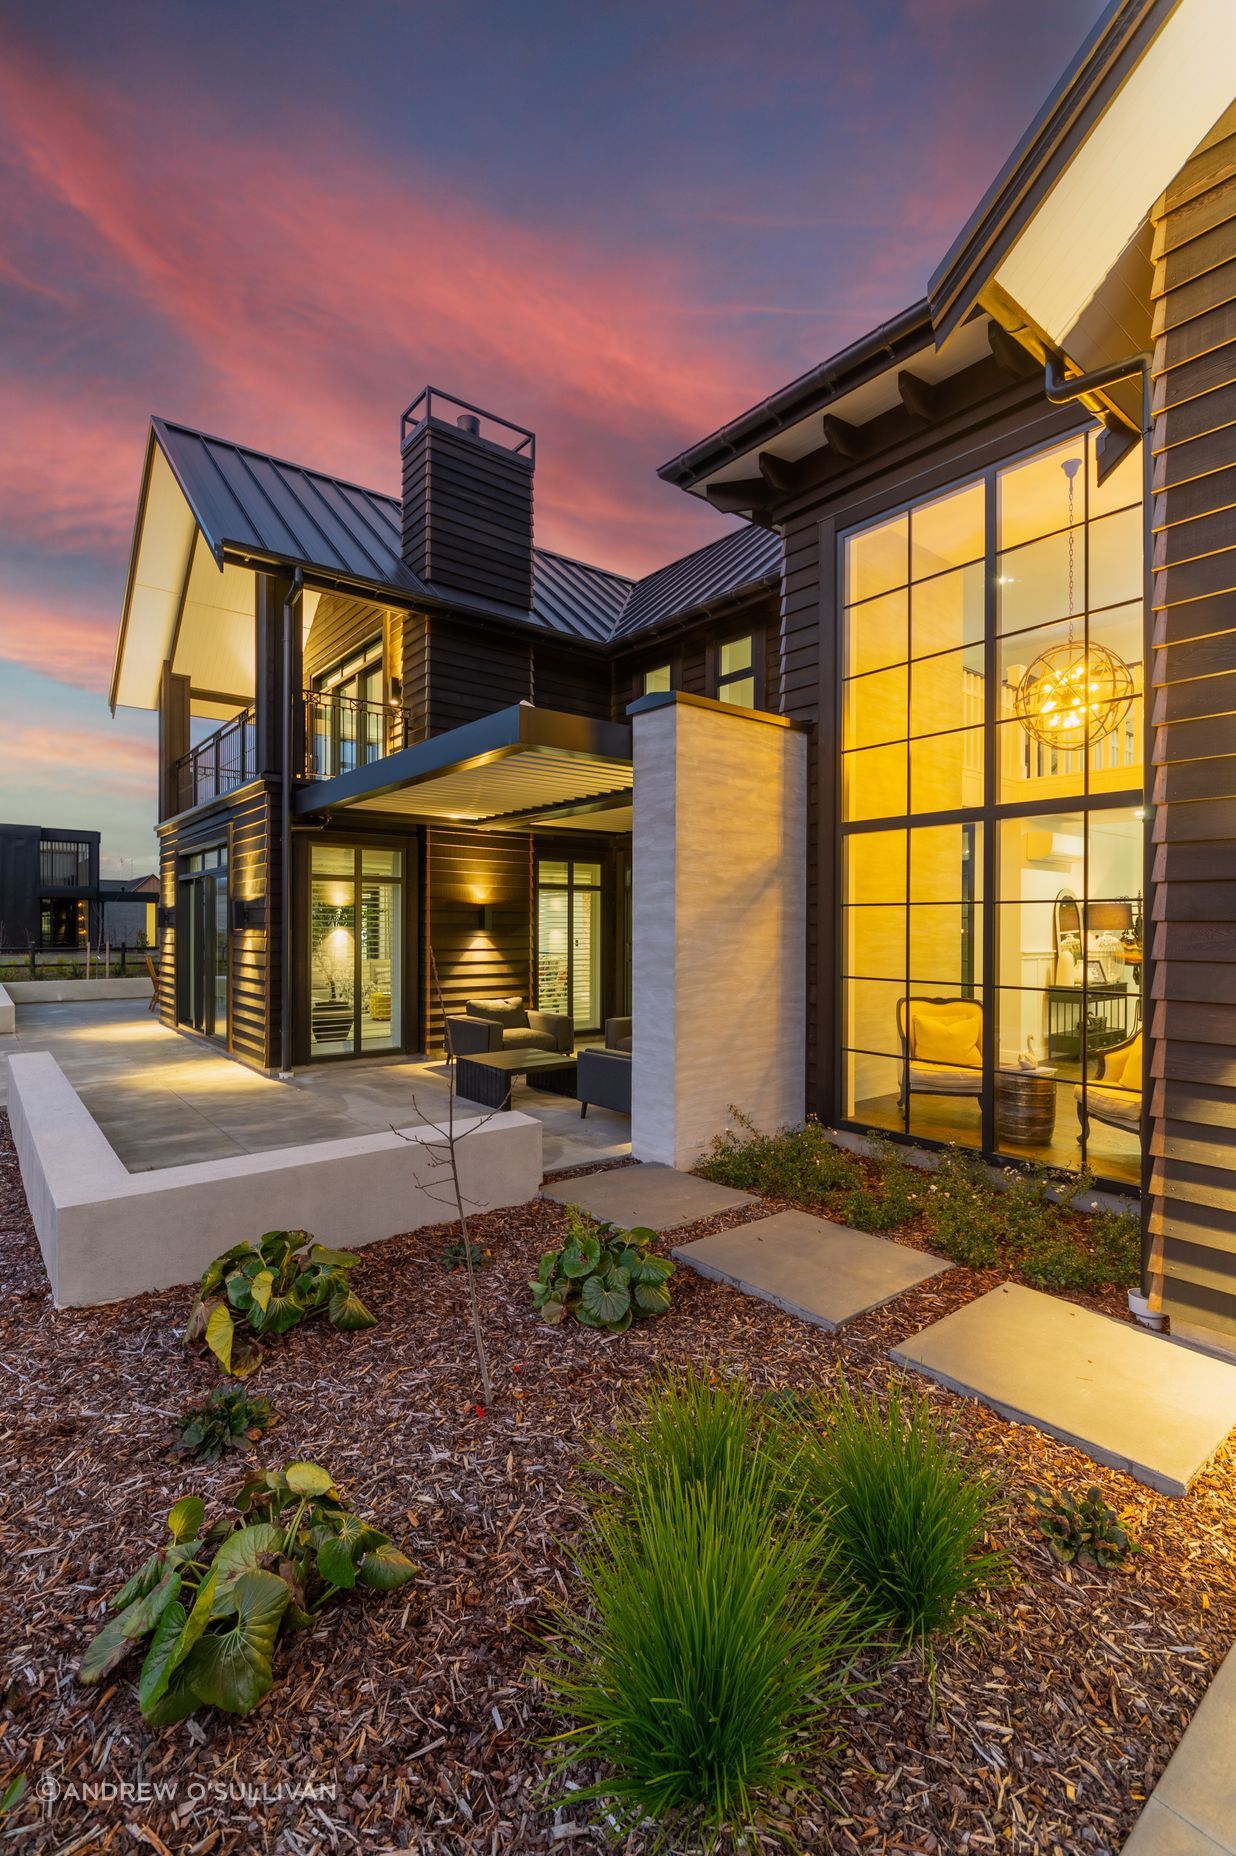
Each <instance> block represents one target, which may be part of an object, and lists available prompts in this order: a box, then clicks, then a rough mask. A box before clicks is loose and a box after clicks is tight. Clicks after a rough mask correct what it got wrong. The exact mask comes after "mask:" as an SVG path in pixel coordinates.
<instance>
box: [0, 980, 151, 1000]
mask: <svg viewBox="0 0 1236 1856" xmlns="http://www.w3.org/2000/svg"><path fill="white" fill-rule="evenodd" d="M5 985H6V986H7V988H8V993H9V998H10V999H12V1000H14V1001H15V1002H16V1003H17V1004H21V1005H25V1004H31V1005H68V1004H71V1003H73V1002H74V1001H80V1000H83V999H149V997H150V981H149V980H148V979H146V978H145V977H144V976H143V975H142V974H140V973H139V974H137V975H136V976H135V977H134V978H133V979H131V980H130V979H124V980H119V979H117V980H6V981H5Z"/></svg>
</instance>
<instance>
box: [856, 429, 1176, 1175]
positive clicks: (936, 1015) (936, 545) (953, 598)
mask: <svg viewBox="0 0 1236 1856" xmlns="http://www.w3.org/2000/svg"><path fill="white" fill-rule="evenodd" d="M841 578H842V587H841V596H842V627H843V640H842V660H843V673H844V681H843V687H842V748H843V752H842V780H841V851H842V879H843V896H844V901H843V909H842V916H843V920H842V932H841V948H842V962H841V965H842V979H841V988H842V997H841V1012H840V1024H841V1027H842V1037H843V1043H844V1050H843V1055H842V1079H841V1081H842V1098H843V1113H844V1115H845V1117H846V1118H847V1119H848V1120H850V1121H852V1122H856V1123H858V1124H861V1125H864V1126H874V1127H879V1128H886V1129H890V1130H894V1131H897V1132H900V1133H904V1134H908V1135H912V1136H915V1137H918V1138H920V1139H927V1140H935V1141H946V1142H947V1141H955V1142H958V1143H961V1144H963V1145H966V1146H971V1147H975V1148H980V1149H982V1150H983V1151H985V1152H989V1153H993V1154H999V1155H1008V1156H1012V1157H1015V1158H1024V1159H1033V1160H1038V1161H1043V1162H1046V1163H1049V1164H1051V1165H1056V1166H1067V1167H1077V1166H1079V1165H1080V1164H1081V1163H1082V1162H1083V1161H1084V1162H1085V1163H1087V1164H1088V1165H1089V1166H1090V1168H1091V1169H1092V1170H1093V1171H1094V1172H1095V1173H1096V1174H1098V1175H1099V1176H1100V1177H1106V1178H1114V1179H1119V1180H1125V1181H1130V1182H1136V1180H1137V1179H1138V1177H1139V1172H1140V1120H1141V1097H1142V1090H1141V1073H1142V1061H1141V984H1140V980H1141V958H1142V945H1143V897H1144V877H1143V870H1144V861H1143V845H1144V838H1145V824H1144V818H1145V812H1144V805H1143V800H1144V793H1143V779H1144V769H1143V712H1142V691H1143V675H1144V664H1143V659H1144V656H1145V649H1144V635H1145V618H1144V604H1143V597H1142V508H1141V461H1140V457H1139V456H1138V455H1137V454H1136V453H1134V454H1133V455H1131V456H1130V457H1128V458H1126V459H1125V460H1124V462H1123V463H1122V464H1121V465H1120V466H1119V467H1118V468H1117V469H1116V470H1115V471H1114V472H1113V473H1111V474H1110V475H1109V476H1108V477H1107V478H1106V479H1105V481H1104V482H1103V483H1101V484H1100V482H1099V480H1098V471H1097V468H1096V450H1095V443H1094V434H1093V433H1089V434H1087V433H1080V434H1078V435H1076V436H1074V437H1072V438H1070V439H1068V440H1067V441H1065V442H1063V443H1055V444H1053V445H1051V446H1049V447H1047V448H1045V449H1042V450H1039V451H1036V452H1034V453H1033V454H1031V455H1029V456H1023V457H1019V458H1017V459H1014V460H1012V461H1010V462H1009V463H1008V464H1007V465H1005V466H1003V467H999V468H994V469H991V470H988V471H987V472H985V473H984V474H982V475H981V476H977V477H975V478H973V479H971V480H969V481H966V482H963V483H960V484H958V485H956V486H955V487H954V488H951V489H950V490H948V491H947V492H946V493H944V494H940V495H936V496H933V497H931V498H928V499H924V500H923V501H921V502H917V503H914V504H913V505H911V506H910V507H909V508H902V509H899V510H896V511H895V512H892V513H889V514H885V515H883V516H881V517H880V518H879V519H878V520H876V521H873V522H871V523H869V524H867V525H865V526H864V527H862V528H859V529H856V530H853V531H851V532H850V533H849V534H848V535H846V536H845V537H843V539H842V543H841Z"/></svg>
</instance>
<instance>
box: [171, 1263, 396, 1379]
mask: <svg viewBox="0 0 1236 1856" xmlns="http://www.w3.org/2000/svg"><path fill="white" fill-rule="evenodd" d="M358 1261H359V1259H358V1258H357V1257H355V1256H353V1254H352V1252H351V1251H348V1250H327V1249H326V1248H325V1246H323V1245H322V1244H319V1243H317V1242H316V1241H315V1240H314V1239H313V1238H312V1237H311V1236H310V1235H309V1233H308V1231H268V1232H267V1233H266V1235H265V1236H264V1237H263V1238H261V1239H260V1240H259V1242H258V1243H256V1244H234V1245H233V1246H232V1248H231V1249H230V1250H227V1251H225V1252H224V1253H223V1255H222V1256H221V1257H217V1258H216V1259H215V1261H214V1262H213V1263H212V1264H211V1265H210V1268H209V1269H208V1270H207V1271H206V1273H205V1275H204V1276H203V1277H202V1281H201V1286H200V1287H199V1289H198V1292H197V1295H196V1297H195V1299H194V1303H193V1307H192V1308H191V1309H190V1311H189V1323H188V1327H187V1328H186V1330H185V1339H186V1340H187V1341H190V1342H193V1341H199V1340H204V1341H205V1342H206V1345H207V1346H208V1347H209V1349H210V1351H211V1352H212V1353H213V1354H214V1356H215V1358H216V1359H217V1360H218V1362H219V1364H220V1366H221V1367H222V1368H223V1370H224V1372H225V1373H234V1374H236V1375H237V1376H240V1375H243V1374H245V1373H251V1372H252V1371H253V1370H254V1368H255V1367H256V1366H257V1365H259V1363H260V1362H261V1358H262V1349H261V1348H260V1347H259V1346H258V1344H257V1342H256V1341H255V1340H253V1339H251V1338H250V1335H251V1334H260V1335H263V1336H266V1335H272V1334H286V1333H287V1332H288V1330H289V1328H294V1327H296V1326H297V1325H298V1324H299V1323H300V1322H302V1321H304V1320H306V1319H307V1318H308V1317H309V1316H310V1315H320V1314H324V1315H326V1316H327V1318H328V1319H329V1321H330V1322H331V1325H332V1326H333V1327H336V1328H340V1329H342V1330H343V1331H344V1332H345V1333H353V1332H355V1331H356V1330H357V1329H359V1328H371V1327H374V1326H375V1325H376V1321H377V1317H376V1316H375V1315H371V1314H370V1312H369V1310H368V1309H367V1308H366V1307H365V1304H364V1303H363V1302H362V1301H361V1299H360V1297H359V1296H358V1295H357V1294H356V1292H355V1290H354V1289H353V1288H352V1287H351V1284H350V1281H349V1275H350V1272H351V1270H352V1268H353V1267H354V1265H355V1264H356V1263H357V1262H358ZM242 1323H243V1325H244V1326H245V1327H247V1328H248V1329H249V1330H250V1333H249V1334H246V1333H244V1332H242Z"/></svg>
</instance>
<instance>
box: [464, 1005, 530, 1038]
mask: <svg viewBox="0 0 1236 1856" xmlns="http://www.w3.org/2000/svg"><path fill="white" fill-rule="evenodd" d="M464 1010H465V1012H467V1014H468V1017H469V1018H488V1019H491V1020H492V1021H493V1023H494V1024H495V1025H501V1026H502V1029H503V1030H504V1031H518V1030H520V1029H526V1028H527V1024H528V1012H527V1008H526V1007H525V1005H524V1002H523V1000H522V999H469V1000H467V1001H466V1002H465V1005H464Z"/></svg>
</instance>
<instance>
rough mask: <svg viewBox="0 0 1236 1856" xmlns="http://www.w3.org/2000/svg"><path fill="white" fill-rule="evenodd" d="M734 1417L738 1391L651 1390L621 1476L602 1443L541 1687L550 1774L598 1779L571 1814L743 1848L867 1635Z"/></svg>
mask: <svg viewBox="0 0 1236 1856" xmlns="http://www.w3.org/2000/svg"><path fill="white" fill-rule="evenodd" d="M743 1407H744V1401H743V1399H742V1395H741V1392H740V1391H739V1389H737V1388H733V1387H722V1388H711V1387H707V1386H705V1384H704V1383H703V1382H702V1381H700V1380H695V1381H694V1382H692V1383H689V1384H686V1385H683V1386H679V1387H677V1388H675V1387H673V1386H663V1387H659V1388H656V1389H654V1391H653V1392H652V1393H651V1394H650V1395H649V1397H648V1398H647V1400H645V1401H644V1402H643V1403H642V1404H641V1406H640V1407H639V1410H638V1413H637V1415H636V1417H635V1418H633V1420H632V1425H635V1424H637V1423H638V1422H639V1421H640V1419H644V1420H647V1421H648V1430H647V1434H646V1437H645V1439H644V1443H643V1447H642V1448H641V1447H640V1445H639V1442H638V1439H637V1438H636V1436H635V1434H634V1431H633V1430H632V1431H630V1432H629V1433H628V1435H627V1437H626V1439H625V1441H620V1442H619V1444H618V1446H617V1449H618V1452H619V1456H620V1459H621V1460H620V1463H619V1466H618V1469H617V1474H616V1475H615V1474H614V1466H615V1459H614V1454H613V1452H614V1448H615V1446H614V1445H613V1444H612V1443H601V1444H600V1445H599V1458H600V1461H601V1462H602V1464H608V1470H609V1477H608V1479H607V1481H606V1483H604V1484H603V1485H602V1488H601V1490H600V1492H599V1493H594V1495H593V1500H592V1510H591V1515H590V1526H589V1529H588V1532H587V1536H586V1543H585V1545H584V1547H583V1548H582V1550H581V1551H580V1553H579V1554H578V1557H577V1562H576V1564H577V1571H578V1576H579V1581H580V1585H581V1588H582V1598H583V1603H582V1604H578V1603H575V1602H571V1603H569V1604H567V1605H564V1606H562V1607H561V1609H560V1610H559V1611H558V1612H557V1614H556V1619H555V1622H556V1635H555V1638H554V1640H553V1641H552V1643H551V1644H550V1645H549V1646H548V1654H547V1656H546V1658H545V1661H544V1663H543V1666H542V1669H541V1672H540V1673H541V1677H542V1680H543V1682H544V1683H545V1685H546V1687H547V1688H548V1690H549V1692H550V1694H551V1696H552V1698H553V1700H554V1702H555V1703H556V1705H557V1707H558V1708H559V1709H560V1710H561V1712H562V1713H563V1715H564V1716H565V1717H567V1719H568V1720H569V1721H570V1725H569V1726H568V1727H567V1728H566V1730H565V1731H564V1732H563V1733H562V1734H561V1735H560V1736H559V1737H558V1738H557V1740H556V1741H555V1742H554V1743H553V1744H554V1746H555V1755H554V1757H555V1762H556V1765H557V1766H558V1768H559V1769H560V1770H562V1769H565V1768H567V1767H569V1766H573V1765H575V1764H576V1762H578V1761H588V1762H591V1761H598V1762H600V1763H601V1764H602V1765H603V1767H604V1768H605V1770H604V1773H603V1775H602V1776H601V1777H600V1778H599V1779H597V1780H596V1781H595V1782H594V1783H593V1784H591V1785H590V1786H587V1787H585V1788H584V1789H583V1790H578V1791H577V1790H572V1792H571V1794H570V1795H571V1797H572V1799H579V1798H589V1797H593V1798H603V1799H604V1800H605V1801H606V1804H607V1806H608V1807H609V1808H610V1809H611V1810H612V1811H613V1812H614V1814H615V1815H616V1816H617V1817H618V1818H619V1820H620V1822H621V1825H622V1827H623V1828H628V1827H633V1826H634V1825H636V1824H638V1823H640V1822H641V1821H643V1820H644V1819H646V1818H649V1817H651V1818H653V1819H656V1820H657V1821H658V1822H659V1823H660V1824H662V1825H663V1826H665V1827H667V1828H670V1827H673V1828H675V1829H678V1828H681V1829H682V1830H683V1831H684V1832H685V1831H686V1830H687V1829H688V1828H689V1827H691V1826H697V1827H698V1828H699V1829H701V1830H702V1831H703V1832H704V1833H705V1835H706V1836H708V1837H710V1838H711V1837H715V1836H716V1835H717V1834H718V1833H719V1832H720V1830H721V1829H722V1827H723V1826H728V1827H730V1828H731V1829H732V1830H733V1832H734V1833H735V1835H736V1836H741V1834H742V1833H743V1832H744V1831H745V1830H747V1829H748V1827H750V1826H752V1825H753V1824H754V1823H756V1822H758V1820H759V1818H760V1816H761V1815H762V1813H763V1812H764V1811H765V1810H766V1809H767V1807H768V1806H769V1805H770V1804H772V1803H774V1802H775V1801H776V1800H777V1799H779V1798H780V1797H781V1796H782V1795H784V1794H785V1793H787V1792H789V1791H791V1790H793V1789H795V1788H796V1787H798V1786H799V1785H801V1784H802V1783H804V1781H805V1775H804V1771H803V1764H802V1762H803V1758H804V1755H807V1754H811V1755H814V1753H815V1752H816V1751H817V1749H818V1745H819V1741H820V1739H821V1737H822V1736H825V1735H827V1734H828V1733H829V1732H830V1729H831V1728H832V1726H833V1722H834V1718H835V1716H836V1714H837V1712H838V1710H839V1708H840V1707H841V1705H842V1703H843V1702H844V1700H845V1699H846V1697H847V1696H848V1694H849V1693H850V1691H851V1689H852V1687H853V1685H854V1678H853V1674H852V1667H853V1659H854V1656H855V1653H856V1648H857V1644H858V1641H859V1632H858V1629H857V1626H856V1618H855V1612H854V1608H853V1606H852V1604H851V1603H850V1602H849V1601H848V1600H847V1599H846V1598H844V1597H843V1596H840V1595H838V1594H837V1593H836V1592H835V1591H834V1590H833V1589H832V1587H831V1585H830V1583H829V1581H828V1578H827V1558H828V1541H827V1534H826V1529H825V1524H824V1522H823V1520H822V1519H821V1518H820V1516H819V1515H814V1516H812V1515H809V1514H808V1513H807V1512H806V1511H805V1510H804V1509H803V1508H802V1507H801V1506H795V1505H792V1504H787V1503H786V1502H785V1501H784V1499H783V1494H784V1489H783V1481H782V1473H781V1469H780V1467H779V1465H778V1464H777V1461H776V1459H775V1458H774V1457H771V1456H769V1457H764V1456H762V1455H761V1452H760V1450H759V1449H758V1447H753V1446H754V1445H755V1444H756V1441H757V1438H758V1432H759V1425H758V1421H757V1420H756V1418H755V1416H754V1414H753V1412H752V1411H751V1410H750V1408H747V1409H744V1408H743ZM693 1430H698V1435H693ZM615 1483H616V1484H617V1498H616V1497H615ZM693 1846H694V1845H693Z"/></svg>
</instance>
